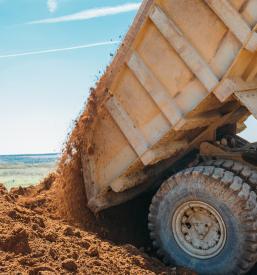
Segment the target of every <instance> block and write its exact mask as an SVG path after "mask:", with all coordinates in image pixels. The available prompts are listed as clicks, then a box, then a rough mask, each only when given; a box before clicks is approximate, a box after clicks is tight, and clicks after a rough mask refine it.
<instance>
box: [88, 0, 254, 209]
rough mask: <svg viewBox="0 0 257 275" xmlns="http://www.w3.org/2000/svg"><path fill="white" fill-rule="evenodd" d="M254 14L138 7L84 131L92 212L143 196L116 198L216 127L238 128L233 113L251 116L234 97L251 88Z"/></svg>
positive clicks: (198, 4) (176, 2)
mask: <svg viewBox="0 0 257 275" xmlns="http://www.w3.org/2000/svg"><path fill="white" fill-rule="evenodd" d="M253 8H256V9H257V0H251V1H243V0H242V1H236V0H231V1H225V0H221V1H215V0H213V1H211V0H206V1H200V0H199V1H192V0H169V1H168V0H159V1H151V0H149V1H144V2H143V4H142V7H141V9H140V11H139V14H138V16H137V18H136V20H135V22H134V24H133V25H132V27H131V30H130V31H129V33H128V35H127V37H126V39H125V43H128V45H129V46H128V45H126V44H125V46H124V47H125V50H122V49H121V50H120V51H119V52H118V55H117V57H116V58H115V60H114V62H113V64H112V65H111V66H110V68H109V70H108V71H107V74H106V76H107V77H106V78H107V79H106V80H105V82H103V83H101V87H103V86H106V88H107V89H108V90H109V94H108V95H107V97H106V98H105V100H104V103H103V105H104V106H105V107H104V108H103V109H102V110H101V111H99V113H98V116H97V117H95V123H94V128H93V129H91V131H93V132H92V137H93V138H92V141H91V142H92V144H94V148H95V150H94V154H93V155H90V156H89V157H88V159H87V161H84V163H85V165H89V167H90V169H88V167H87V171H88V170H90V178H91V182H88V177H87V181H86V185H87V186H86V187H87V189H91V191H92V189H93V192H89V193H90V194H94V195H91V196H89V198H88V199H89V205H90V207H91V209H93V210H94V211H98V210H100V209H102V208H106V207H109V206H110V205H115V204H117V203H120V202H121V201H125V200H128V199H129V198H131V197H132V196H134V195H135V194H136V193H138V192H141V191H138V192H131V194H130V193H128V195H127V196H125V195H124V198H123V199H120V198H118V197H117V196H116V195H115V193H119V192H124V191H125V190H129V189H131V188H133V187H135V186H139V185H140V184H142V182H145V181H146V180H147V179H148V178H149V175H153V174H158V173H159V171H162V170H163V169H165V168H163V169H162V168H160V167H158V165H154V166H153V164H156V163H159V161H161V160H164V159H174V161H175V160H177V159H178V158H180V157H181V156H182V155H184V154H185V153H186V152H188V151H190V150H192V149H193V148H195V147H196V146H197V144H199V142H201V141H204V140H213V139H214V138H215V130H216V128H217V127H220V126H222V125H225V124H228V123H236V122H237V121H240V122H241V121H242V120H243V119H245V118H246V117H247V116H248V115H249V114H250V113H249V112H248V111H247V110H246V109H244V108H242V107H241V105H245V106H246V107H247V108H248V110H250V112H253V111H252V107H250V105H249V104H248V103H247V101H246V100H243V99H242V97H241V98H240V95H239V94H238V93H236V94H235V96H234V93H235V92H242V91H245V90H248V91H249V90H250V91H251V92H252V93H255V91H256V89H257V82H256V74H257V55H256V49H257V34H256V32H255V29H256V27H255V24H256V23H257V14H256V13H255V12H253ZM98 94H101V93H100V92H99V91H98ZM99 108H100V107H99ZM171 163H172V162H171ZM145 166H148V169H147V170H146V169H144V167H145ZM156 167H158V169H157V170H158V172H157V170H156ZM154 169H155V170H154ZM135 190H136V189H135ZM124 194H125V193H124ZM115 196H116V198H117V199H115ZM110 198H111V199H110Z"/></svg>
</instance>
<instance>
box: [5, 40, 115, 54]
mask: <svg viewBox="0 0 257 275" xmlns="http://www.w3.org/2000/svg"><path fill="white" fill-rule="evenodd" d="M119 43H120V41H105V42H98V43H92V44H85V45H79V46H73V47H67V48H59V49H50V50H42V51H32V52H23V53H14V54H6V55H0V58H11V57H19V56H27V55H38V54H47V53H56V52H65V51H73V50H78V49H85V48H95V47H99V46H106V45H113V44H119Z"/></svg>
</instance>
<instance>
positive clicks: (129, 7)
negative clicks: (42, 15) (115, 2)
mask: <svg viewBox="0 0 257 275" xmlns="http://www.w3.org/2000/svg"><path fill="white" fill-rule="evenodd" d="M140 5H141V3H128V4H124V5H119V6H114V7H102V8H95V9H88V10H83V11H81V12H77V13H73V14H68V15H65V16H60V17H55V18H48V19H43V20H36V21H32V22H28V23H27V24H51V23H60V22H68V21H78V20H88V19H92V18H98V17H103V16H108V15H115V14H120V13H126V12H130V11H135V10H138V8H139V7H140Z"/></svg>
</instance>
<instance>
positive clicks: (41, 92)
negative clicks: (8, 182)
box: [0, 0, 139, 154]
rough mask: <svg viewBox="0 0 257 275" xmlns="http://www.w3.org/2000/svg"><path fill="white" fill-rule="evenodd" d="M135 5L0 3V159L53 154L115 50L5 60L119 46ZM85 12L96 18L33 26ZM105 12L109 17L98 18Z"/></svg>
mask: <svg viewBox="0 0 257 275" xmlns="http://www.w3.org/2000/svg"><path fill="white" fill-rule="evenodd" d="M136 3H139V1H133V0H129V2H128V1H123V0H119V1H118V0H106V1H101V0H94V1H92V0H91V1H90V0H57V1H55V0H49V1H48V0H36V1H35V0H0V37H1V38H0V41H1V43H0V154H20V153H45V152H57V151H59V150H60V148H61V146H62V143H63V142H64V140H65V137H66V135H67V133H68V131H69V130H70V127H71V125H72V120H73V119H75V118H76V116H77V115H78V113H79V111H80V110H81V109H82V107H83V104H84V102H85V101H86V99H87V96H88V90H89V88H90V87H91V86H93V85H94V83H95V81H96V78H97V77H99V76H100V74H99V71H103V70H104V68H105V67H106V65H107V64H108V63H109V62H110V60H111V56H110V53H114V52H115V50H116V48H117V46H118V44H110V45H104V46H98V47H92V48H82V49H76V50H70V51H62V52H53V53H45V54H35V55H24V56H18V55H17V56H16V57H9V58H7V57H6V56H7V55H13V54H14V55H15V54H19V53H28V52H29V53H31V52H35V51H42V50H52V49H63V48H67V47H74V46H80V45H87V44H92V43H98V42H108V43H109V42H110V43H112V41H117V40H121V37H123V35H124V34H125V33H126V32H127V30H128V28H129V26H130V24H131V22H132V20H133V18H134V16H135V14H136V5H135V4H136ZM120 6H121V7H120ZM106 7H115V9H114V10H110V9H107V8H106ZM92 9H95V10H94V11H93V15H95V16H98V17H96V18H91V19H87V20H85V19H84V20H80V21H77V20H75V21H66V22H58V23H55V24H51V23H47V22H46V23H41V24H35V23H33V22H34V21H39V20H45V19H47V20H48V19H53V18H56V17H58V18H59V17H61V16H68V15H71V14H77V13H81V12H82V11H83V12H84V15H83V14H82V15H83V16H84V17H86V16H88V10H92ZM129 10H130V11H129ZM85 11H86V12H87V13H86V14H85ZM122 11H123V12H122ZM108 13H114V14H112V15H108V16H102V17H99V14H100V15H101V14H102V15H104V14H108ZM115 13H117V14H115ZM91 15H92V12H91ZM91 17H92V16H91Z"/></svg>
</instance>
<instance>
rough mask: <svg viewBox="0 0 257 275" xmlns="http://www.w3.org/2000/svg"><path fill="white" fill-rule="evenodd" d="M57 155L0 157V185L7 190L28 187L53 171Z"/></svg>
mask: <svg viewBox="0 0 257 275" xmlns="http://www.w3.org/2000/svg"><path fill="white" fill-rule="evenodd" d="M56 163H57V155H38V156H35V155H33V156H32V155H29V156H0V183H3V184H4V185H5V186H6V188H7V189H10V188H12V187H18V186H23V187H26V186H30V185H35V184H36V183H38V182H40V181H41V180H42V179H43V178H44V177H46V176H47V175H48V174H49V173H50V172H52V171H54V170H55V168H56Z"/></svg>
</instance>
